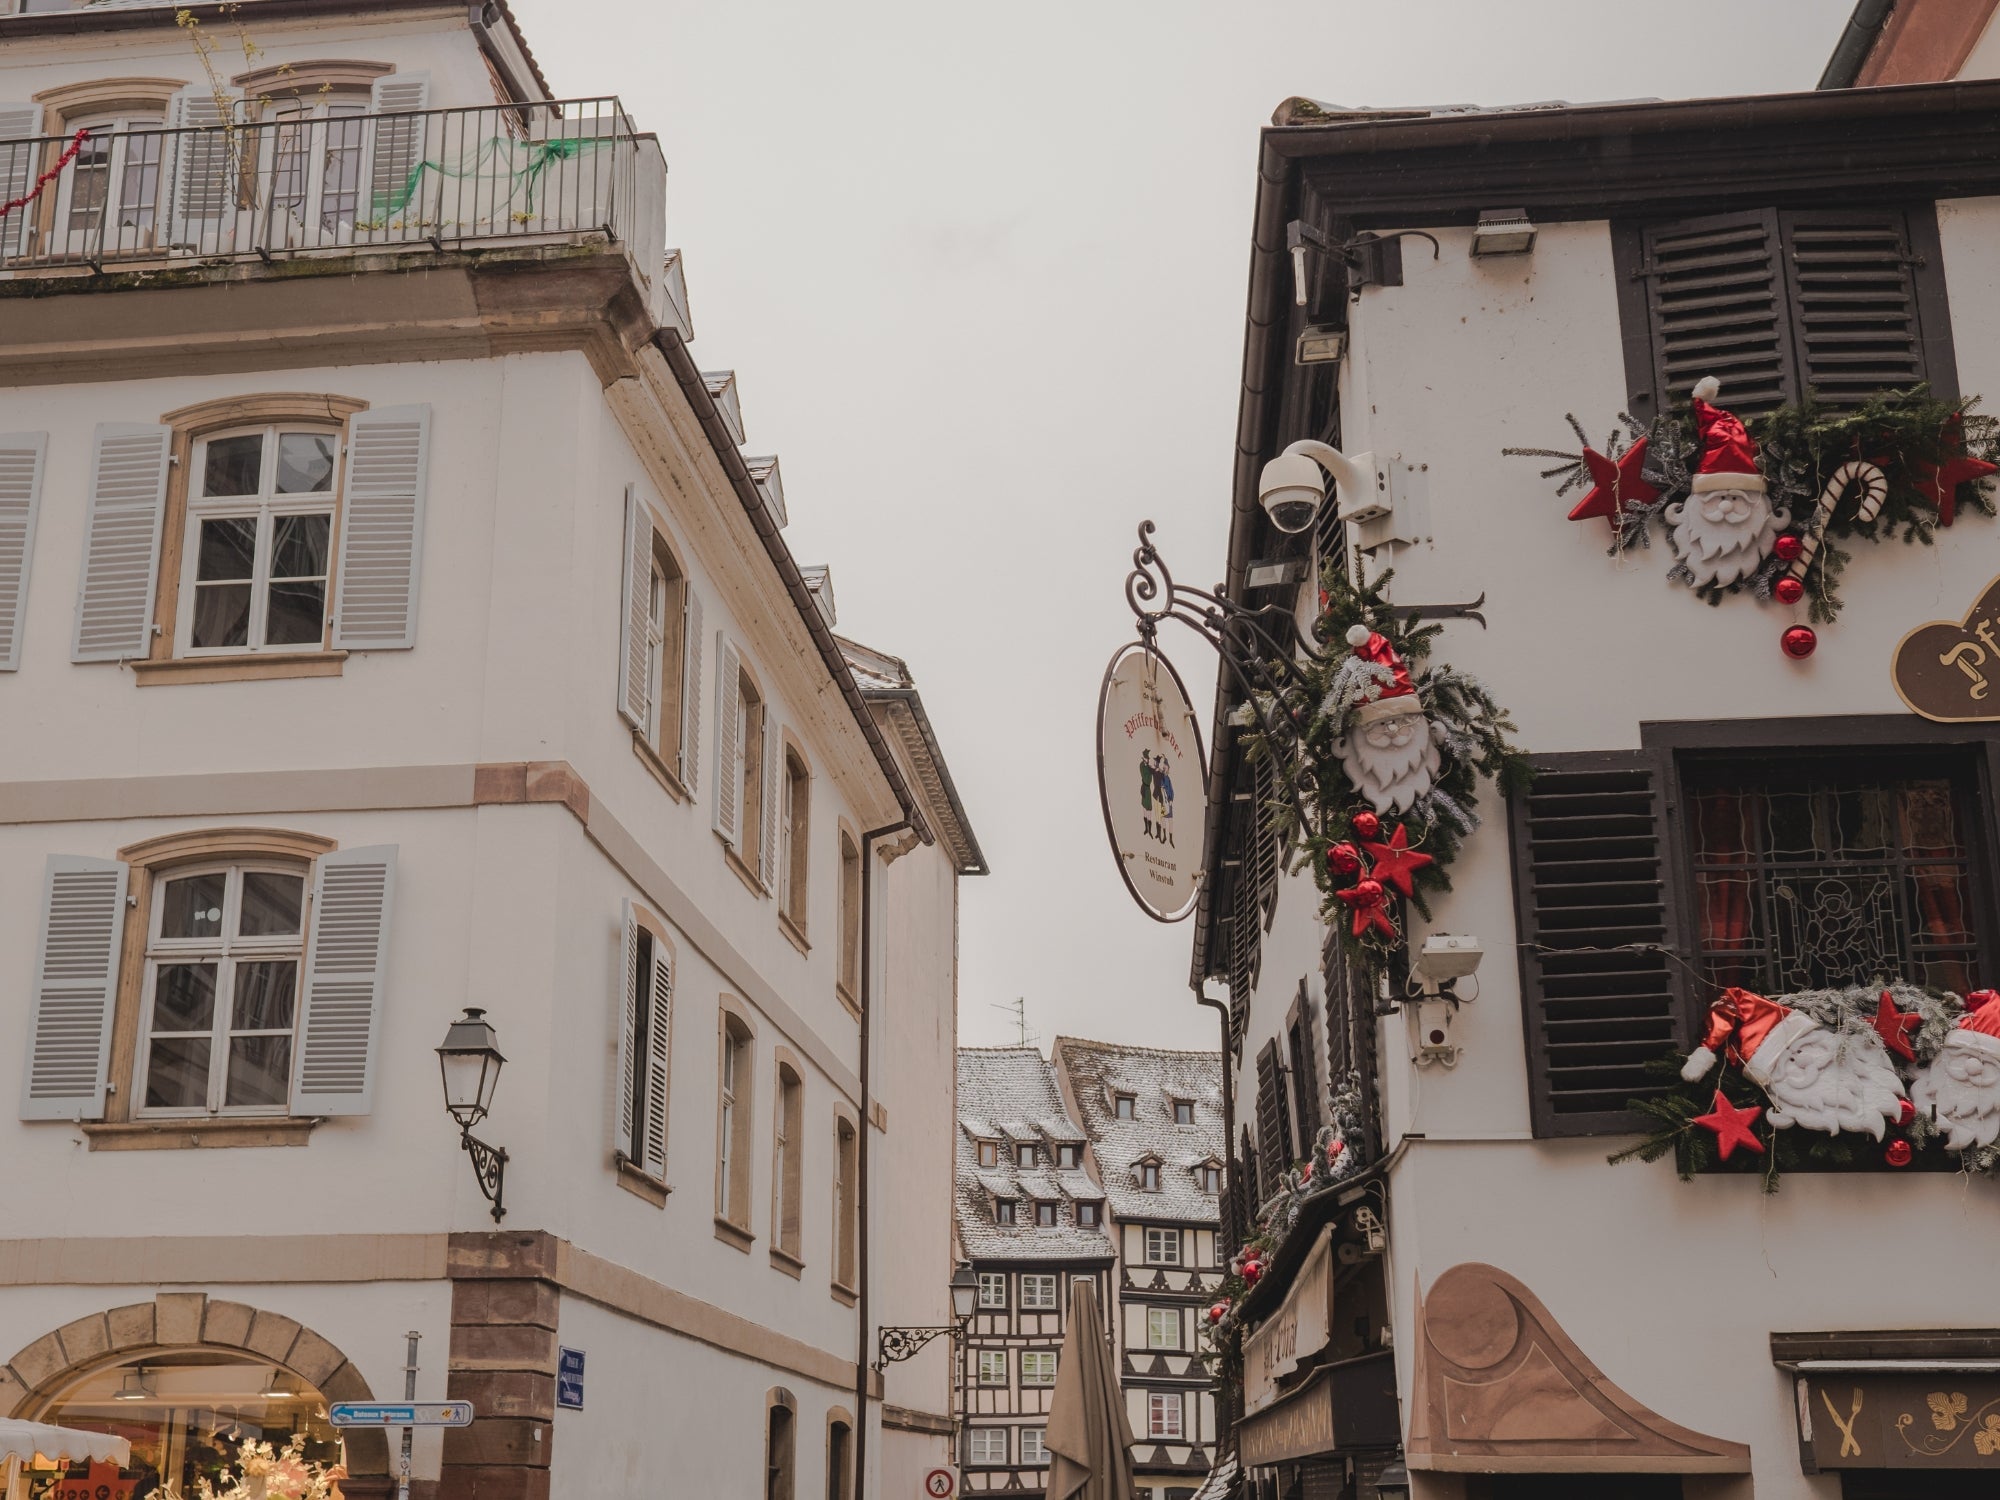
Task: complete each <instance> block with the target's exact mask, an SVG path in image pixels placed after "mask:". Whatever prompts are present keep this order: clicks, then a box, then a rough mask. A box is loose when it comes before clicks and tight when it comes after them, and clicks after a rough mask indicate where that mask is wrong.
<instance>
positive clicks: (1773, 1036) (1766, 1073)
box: [1681, 988, 1819, 1088]
mask: <svg viewBox="0 0 2000 1500" xmlns="http://www.w3.org/2000/svg"><path fill="white" fill-rule="evenodd" d="M1818 1029H1819V1022H1817V1021H1815V1020H1814V1019H1813V1018H1812V1017H1811V1016H1809V1015H1807V1014H1806V1013H1805V1012H1804V1011H1797V1010H1793V1009H1792V1008H1791V1007H1790V1006H1789V1005H1780V1004H1779V1003H1778V1002H1777V1001H1775V1000H1766V999H1765V998H1764V997H1763V996H1762V995H1753V994H1751V993H1750V991H1748V990H1739V989H1733V988H1732V989H1727V990H1724V991H1723V992H1722V998H1721V999H1720V1000H1718V1001H1716V1002H1715V1003H1714V1004H1713V1005H1711V1006H1710V1007H1709V1008H1708V1030H1707V1032H1706V1033H1705V1034H1704V1035H1703V1037H1702V1039H1701V1045H1700V1046H1699V1047H1697V1048H1695V1049H1694V1051H1693V1052H1692V1053H1690V1054H1689V1055H1688V1060H1687V1062H1686V1063H1685V1064H1683V1065H1682V1067H1681V1077H1683V1078H1685V1079H1686V1080H1687V1081H1688V1082H1689V1083H1699V1082H1701V1080H1702V1079H1703V1078H1704V1077H1706V1076H1707V1075H1708V1072H1709V1070H1710V1069H1711V1068H1713V1067H1714V1066H1715V1060H1716V1058H1717V1056H1719V1055H1720V1053H1721V1051H1722V1049H1723V1048H1724V1047H1725V1046H1726V1047H1728V1049H1729V1055H1730V1056H1731V1057H1732V1058H1734V1059H1735V1060H1736V1061H1737V1062H1739V1063H1740V1064H1741V1065H1742V1068H1743V1074H1744V1076H1745V1077H1746V1078H1748V1079H1749V1080H1750V1081H1751V1082H1752V1083H1754V1084H1757V1085H1758V1086H1759V1087H1760V1088H1761V1087H1762V1086H1763V1085H1765V1084H1767V1083H1769V1082H1770V1081H1771V1073H1772V1071H1773V1070H1774V1069H1775V1068H1776V1067H1777V1064H1778V1059H1779V1058H1781V1057H1783V1056H1784V1055H1785V1049H1786V1048H1788V1047H1790V1046H1791V1045H1792V1043H1793V1042H1796V1041H1797V1040H1798V1039H1799V1038H1800V1037H1802V1036H1804V1035H1805V1034H1806V1033H1807V1032H1809V1031H1816V1030H1818Z"/></svg>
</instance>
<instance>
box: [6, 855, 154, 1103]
mask: <svg viewBox="0 0 2000 1500" xmlns="http://www.w3.org/2000/svg"><path fill="white" fill-rule="evenodd" d="M128 880H129V871H128V870H127V869H126V867H125V866H124V865H123V864H121V863H120V862H119V861H117V860H115V859H88V858H85V857H83V856H81V855H74V854H52V855H50V856H49V861H48V865H47V867H46V874H45V877H44V883H43V887H42V931H41V938H40V942H39V944H38V946H37V948H36V951H35V971H34V990H33V998H32V1003H33V1006H34V1018H33V1020H32V1021H31V1022H30V1025H29V1040H28V1063H27V1076H26V1078H25V1079H24V1080H23V1082H22V1088H21V1118H22V1119H24V1120H76V1119H84V1120H95V1119H100V1118H102V1117H103V1114H104V1085H105V1068H106V1066H107V1064H108V1063H109V1061H110V1057H111V1012H112V1008H113V1006H114V1004H115V1003H116V999H117V993H118V957H119V952H120V949H121V948H122V946H123V943H124V937H125V891H126V886H127V882H128Z"/></svg>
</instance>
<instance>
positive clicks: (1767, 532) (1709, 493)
mask: <svg viewBox="0 0 2000 1500" xmlns="http://www.w3.org/2000/svg"><path fill="white" fill-rule="evenodd" d="M1666 516H1667V520H1668V522H1669V523H1670V524H1671V525H1672V526H1673V528H1674V546H1675V547H1676V548H1678V549H1679V551H1680V555H1681V561H1682V562H1683V563H1685V564H1686V565H1687V570H1688V572H1689V574H1690V575H1692V577H1693V580H1694V585H1695V587H1696V588H1704V587H1706V586H1708V585H1710V584H1713V585H1715V586H1716V587H1718V588H1727V587H1728V586H1729V585H1730V584H1732V583H1735V582H1736V581H1737V580H1739V579H1742V578H1747V577H1749V576H1750V575H1751V574H1752V573H1755V572H1756V571H1757V570H1758V569H1759V568H1761V567H1763V566H1764V559H1765V558H1767V557H1769V556H1770V555H1771V548H1772V546H1773V545H1774V544H1775V543H1776V542H1777V540H1778V534H1779V533H1780V532H1781V531H1783V530H1784V529H1785V527H1786V526H1788V525H1790V524H1791V521H1790V516H1789V514H1788V513H1786V512H1783V511H1775V510H1773V509H1772V508H1771V501H1770V498H1769V497H1768V496H1767V495H1765V494H1764V492H1763V491H1762V490H1761V489H1756V490H1705V491H1703V492H1701V493H1699V494H1694V495H1690V496H1688V498H1687V499H1685V500H1682V501H1679V502H1678V503H1676V504H1673V505H1669V506H1668V507H1667V511H1666Z"/></svg>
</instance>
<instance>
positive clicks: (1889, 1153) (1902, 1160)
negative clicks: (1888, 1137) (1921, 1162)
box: [1882, 1141, 1916, 1167]
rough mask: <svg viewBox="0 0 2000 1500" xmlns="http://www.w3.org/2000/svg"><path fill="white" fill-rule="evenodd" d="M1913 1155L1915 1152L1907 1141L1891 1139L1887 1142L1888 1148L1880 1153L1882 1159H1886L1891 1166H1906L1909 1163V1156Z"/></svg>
mask: <svg viewBox="0 0 2000 1500" xmlns="http://www.w3.org/2000/svg"><path fill="white" fill-rule="evenodd" d="M1915 1155H1916V1153H1915V1152H1914V1151H1912V1150H1911V1149H1910V1143H1909V1142H1908V1141H1891V1142H1889V1146H1888V1149H1887V1150H1885V1151H1884V1152H1883V1153H1882V1160H1884V1161H1886V1162H1887V1163H1888V1164H1889V1165H1890V1166H1892V1167H1907V1166H1908V1165H1909V1164H1910V1158H1911V1157H1912V1156H1915Z"/></svg>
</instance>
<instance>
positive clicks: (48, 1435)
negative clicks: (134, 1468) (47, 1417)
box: [0, 1417, 132, 1466]
mask: <svg viewBox="0 0 2000 1500" xmlns="http://www.w3.org/2000/svg"><path fill="white" fill-rule="evenodd" d="M38 1456H39V1457H41V1458H43V1459H47V1460H52V1461H53V1460H67V1461H68V1462H70V1463H73V1464H78V1463H114V1462H115V1463H117V1464H119V1465H121V1466H123V1465H125V1464H129V1463H131V1462H132V1445H131V1444H130V1443H128V1442H127V1441H125V1439H124V1438H122V1437H112V1436H111V1435H110V1434H109V1433H104V1432H83V1431H81V1430H79V1429H77V1428H74V1427H47V1426H44V1425H43V1424H42V1423H40V1422H17V1421H15V1420H13V1419H12V1418H7V1417H0V1463H23V1464H30V1463H33V1462H34V1461H35V1459H36V1458H37V1457H38Z"/></svg>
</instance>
